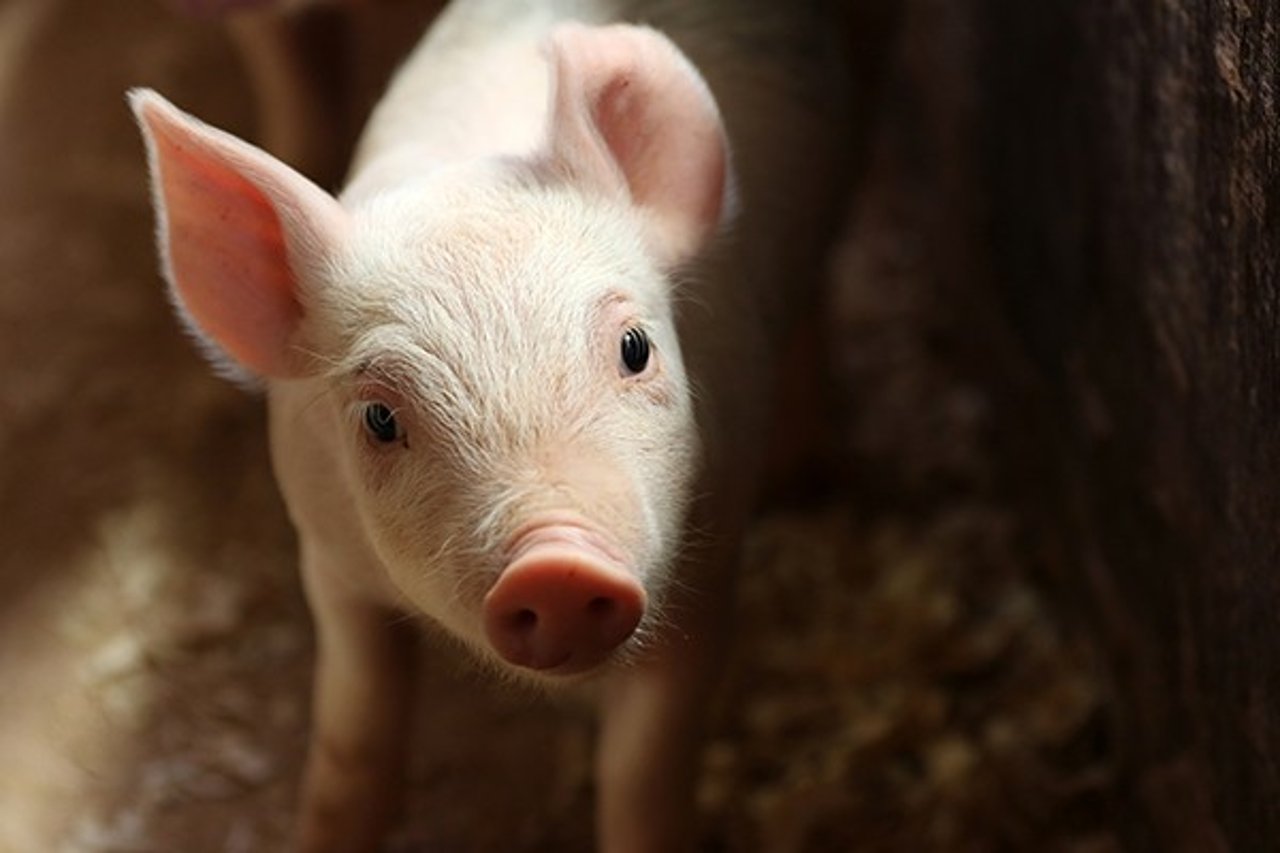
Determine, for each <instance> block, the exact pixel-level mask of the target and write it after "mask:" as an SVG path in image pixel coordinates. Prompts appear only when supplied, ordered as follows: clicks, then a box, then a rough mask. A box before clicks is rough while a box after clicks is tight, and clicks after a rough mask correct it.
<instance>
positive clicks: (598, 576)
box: [484, 525, 646, 675]
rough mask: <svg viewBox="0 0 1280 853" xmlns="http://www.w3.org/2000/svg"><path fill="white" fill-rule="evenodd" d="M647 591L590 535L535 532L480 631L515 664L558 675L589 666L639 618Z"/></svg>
mask: <svg viewBox="0 0 1280 853" xmlns="http://www.w3.org/2000/svg"><path fill="white" fill-rule="evenodd" d="M645 600H646V595H645V591H644V587H643V586H641V584H640V582H639V581H638V580H637V579H636V578H635V577H634V576H633V575H631V574H630V573H628V572H627V571H626V569H625V568H624V567H623V565H622V564H621V563H620V562H619V561H618V560H617V559H616V558H615V557H614V555H613V554H612V553H610V552H609V551H608V550H606V548H605V547H601V544H600V538H599V537H598V536H596V535H594V534H592V533H591V532H589V531H587V530H585V529H583V528H581V527H574V526H568V525H547V526H539V527H534V528H533V529H532V530H530V531H529V532H527V533H525V534H523V535H522V536H520V537H519V538H518V539H517V540H516V544H515V547H514V548H512V558H511V560H510V562H509V563H508V565H507V568H506V569H505V570H504V571H503V572H502V574H501V575H500V576H499V578H498V580H497V582H496V583H495V584H494V585H493V588H492V589H490V590H489V593H488V595H486V596H485V599H484V627H485V634H486V635H487V636H488V638H489V642H490V643H491V644H492V645H493V648H494V650H495V651H496V652H497V653H498V654H499V655H500V656H501V657H502V658H503V659H504V660H505V661H507V663H510V664H512V665H514V666H520V667H525V668H527V669H533V670H538V671H541V672H546V673H555V674H557V675H570V674H574V673H579V672H585V671H587V670H590V669H593V668H594V667H596V666H598V665H599V664H600V663H602V662H603V661H604V660H605V659H606V658H608V657H609V655H610V654H612V653H613V651H614V650H615V649H617V648H618V646H620V645H622V643H624V642H625V641H626V640H627V638H628V637H630V636H631V634H632V633H633V632H634V631H635V629H636V627H637V626H638V625H639V624H640V619H641V617H642V616H643V615H644V608H645Z"/></svg>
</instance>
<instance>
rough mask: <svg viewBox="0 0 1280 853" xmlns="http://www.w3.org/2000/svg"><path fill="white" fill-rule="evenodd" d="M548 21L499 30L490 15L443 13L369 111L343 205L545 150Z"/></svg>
mask: <svg viewBox="0 0 1280 853" xmlns="http://www.w3.org/2000/svg"><path fill="white" fill-rule="evenodd" d="M458 5H459V7H465V6H466V4H458ZM554 23H555V21H554V19H553V17H552V16H550V15H543V16H538V17H531V18H528V19H523V20H517V21H514V22H512V21H507V22H504V24H505V25H504V26H501V27H500V28H499V32H497V33H495V32H494V31H493V24H494V22H493V21H490V20H484V19H483V18H482V19H479V20H477V19H475V18H466V17H463V16H461V15H454V16H453V17H452V18H450V17H449V13H448V12H446V17H445V18H444V19H443V20H441V21H440V22H439V23H438V24H437V26H436V27H435V28H434V29H433V30H432V32H431V34H430V35H428V37H427V38H426V39H425V40H424V41H423V42H422V44H420V45H419V46H418V48H417V49H416V50H415V52H414V53H413V54H412V55H411V56H410V57H409V59H408V61H407V62H406V63H405V65H404V67H403V68H402V69H401V70H400V71H399V73H398V74H397V75H396V78H395V79H394V80H393V81H392V84H391V87H390V89H389V90H388V92H387V94H386V96H385V97H384V98H383V99H382V101H381V102H380V103H379V104H378V106H377V107H376V108H375V109H374V112H373V115H372V116H371V118H370V120H369V123H368V125H367V126H366V128H365V131H364V134H363V136H362V137H361V140H360V144H359V146H358V147H357V150H356V157H355V160H354V162H353V164H352V168H351V172H350V178H349V181H348V184H347V187H346V189H345V190H344V191H343V193H342V200H343V202H344V204H348V205H350V204H355V203H358V202H359V201H360V200H361V199H362V198H366V197H368V196H370V195H374V194H377V193H378V192H380V191H382V190H385V189H388V188H392V187H397V186H404V185H405V184H407V183H411V182H413V181H415V180H417V179H420V178H422V177H424V176H426V175H427V174H429V173H431V172H432V171H434V170H436V169H439V168H440V167H442V166H446V165H450V164H454V163H458V162H464V161H468V160H474V159H479V158H487V157H495V156H510V155H516V156H521V155H528V154H531V153H533V152H534V151H536V150H537V149H538V148H539V147H541V146H542V145H543V144H544V141H545V138H546V132H547V113H548V98H549V86H550V78H549V71H548V66H547V60H546V57H545V56H544V54H543V50H542V45H543V42H544V39H545V38H546V35H547V33H548V32H549V31H550V29H551V27H552V25H553V24H554ZM486 29H487V30H488V31H487V32H486V31H485V30H486Z"/></svg>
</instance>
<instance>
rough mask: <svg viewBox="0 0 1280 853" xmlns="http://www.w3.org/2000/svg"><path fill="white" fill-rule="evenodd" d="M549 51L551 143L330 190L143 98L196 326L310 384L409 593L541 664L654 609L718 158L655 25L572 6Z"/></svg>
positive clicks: (721, 161) (640, 624)
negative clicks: (584, 20) (685, 286)
mask: <svg viewBox="0 0 1280 853" xmlns="http://www.w3.org/2000/svg"><path fill="white" fill-rule="evenodd" d="M547 56H548V67H549V69H550V73H551V74H552V86H551V91H552V98H551V103H550V104H549V105H548V110H547V116H548V117H547V134H546V140H545V144H544V145H543V146H542V147H541V148H539V149H538V150H536V151H533V152H527V153H525V154H522V155H519V156H511V157H505V158H496V159H492V160H489V159H482V160H478V161H474V162H468V163H457V164H450V165H445V166H440V165H437V166H436V167H435V168H432V169H424V170H423V174H422V176H421V177H420V178H417V179H414V180H413V181H411V182H409V183H407V184H398V185H395V186H385V187H375V188H373V189H372V190H371V189H370V188H368V187H363V188H362V190H361V192H360V193H359V195H358V196H357V197H355V198H353V199H351V200H348V202H347V204H346V205H345V206H344V205H343V204H342V203H340V202H339V201H338V200H337V199H335V198H333V197H332V196H329V195H328V194H326V193H324V192H323V191H321V190H320V189H318V188H317V187H315V186H314V185H313V184H311V183H309V182H308V181H306V180H305V179H304V178H302V177H301V176H299V175H298V174H296V173H295V172H293V171H292V170H290V169H288V168H287V167H286V166H284V165H283V164H281V163H279V162H278V161H275V160H274V159H272V158H271V157H269V156H268V155H266V154H265V153H263V152H261V151H259V150H257V149H255V148H253V147H252V146H249V145H246V144H245V143H243V142H241V141H239V140H237V139H235V138H234V137H231V136H229V135H227V134H225V133H222V132H221V131H218V130H215V129H213V128H210V127H208V126H205V125H203V124H201V123H199V122H198V121H196V120H194V119H192V118H190V117H189V116H185V115H183V114H182V113H180V112H179V111H178V110H176V109H175V108H173V107H172V106H170V105H169V104H168V103H166V102H165V101H163V99H161V98H160V97H159V96H157V95H155V94H153V93H147V92H139V93H135V94H134V95H133V96H132V99H133V105H134V108H135V111H136V112H137V114H138V117H139V120H140V123H141V124H142V127H143V130H144V136H145V137H146V139H147V142H148V151H149V154H150V163H151V167H152V177H153V186H154V188H155V202H156V207H157V212H158V220H159V228H158V231H159V245H160V251H161V255H162V257H163V259H164V268H165V273H166V276H167V278H168V280H169V282H170V285H171V288H172V292H173V296H174V301H175V303H176V304H177V306H178V307H179V309H180V311H181V312H182V313H183V314H184V315H185V317H186V319H187V320H188V322H189V323H190V325H191V327H192V329H193V330H194V331H195V332H196V333H197V335H198V336H199V337H200V338H201V340H203V341H204V342H205V343H206V344H207V346H208V347H209V348H210V350H212V351H213V352H214V353H216V354H217V356H218V360H219V362H220V363H222V364H223V365H229V366H230V369H231V370H233V371H235V372H238V373H247V374H250V375H252V376H257V377H262V378H265V379H267V380H269V381H273V382H309V383H314V384H316V385H317V386H318V388H319V397H318V398H317V399H320V400H323V404H317V406H316V408H315V413H316V417H317V418H322V419H323V421H324V422H323V423H321V424H319V425H318V428H321V429H323V430H326V431H327V432H328V433H329V445H330V447H331V448H334V451H333V454H332V455H333V457H334V458H335V459H336V460H338V462H337V463H336V464H339V465H340V466H341V467H342V471H341V473H340V478H341V480H342V481H344V482H345V483H346V487H347V489H348V491H349V492H350V494H351V495H352V496H353V498H354V502H355V504H356V506H357V512H358V514H359V516H360V519H359V521H360V528H361V529H362V530H363V531H364V534H365V538H366V539H367V541H368V543H369V544H370V545H371V547H372V548H373V550H374V551H375V552H376V554H377V555H378V557H379V558H380V560H381V562H382V563H383V567H384V568H385V570H386V572H387V574H388V576H389V577H390V579H391V580H392V582H393V583H394V584H395V585H396V586H397V587H398V589H399V590H400V591H401V592H402V593H403V595H404V597H405V599H406V600H407V602H408V603H409V604H411V605H412V606H413V607H415V608H417V609H419V610H421V611H423V612H424V613H426V614H427V615H430V616H432V617H434V618H435V619H436V620H438V621H440V622H441V623H443V624H444V625H445V626H447V627H449V628H450V629H451V630H452V631H453V632H454V633H455V634H457V635H458V636H460V637H461V638H463V639H464V640H467V641H469V642H470V643H471V644H473V645H474V646H476V647H478V648H479V649H481V650H483V652H484V653H485V655H486V656H487V657H488V658H490V659H492V660H495V661H498V662H500V663H502V664H505V665H506V666H508V667H509V668H511V669H513V670H516V671H520V672H523V673H531V674H537V675H540V676H546V677H557V676H562V675H571V674H577V673H582V672H586V671H590V670H593V669H595V668H597V667H599V666H600V665H601V664H603V663H605V662H607V661H609V660H611V659H614V658H616V657H618V656H620V655H625V654H626V652H627V650H629V649H633V648H634V647H636V646H637V645H642V640H643V637H644V635H645V634H646V633H647V631H648V628H650V627H652V626H653V625H654V624H655V623H656V621H657V618H658V617H656V616H655V615H654V614H655V609H656V605H657V604H658V603H659V602H660V599H661V597H662V590H663V588H664V586H665V583H664V579H665V577H666V575H667V573H668V572H669V570H670V568H671V565H672V563H673V561H674V559H675V553H676V550H677V548H678V546H679V544H680V542H679V539H680V535H679V530H680V528H681V522H682V520H683V516H684V512H685V509H686V505H687V503H688V493H689V488H690V483H691V480H692V477H693V469H694V468H695V465H696V456H697V441H696V432H695V429H694V424H693V421H692V415H691V409H692V407H691V403H690V391H689V386H688V382H687V380H686V378H685V374H684V367H683V364H682V362H681V358H680V347H679V343H678V341H677V339H676V335H675V331H674V326H673V319H672V315H673V305H674V302H675V297H676V292H677V288H676V286H675V284H674V281H675V280H676V279H677V278H678V276H679V271H680V270H681V268H682V267H684V266H685V265H686V264H688V263H690V262H691V261H693V260H694V259H695V258H696V256H697V255H698V254H699V253H700V252H701V251H703V250H704V248H705V246H706V244H707V242H708V241H709V240H710V238H711V237H712V235H713V234H714V232H715V231H716V229H717V228H718V227H720V225H721V223H722V220H723V218H724V216H725V210H726V207H727V201H726V200H727V198H728V196H729V193H728V187H729V180H728V172H727V163H728V152H727V147H726V143H725V140H724V136H723V131H722V128H721V124H720V120H719V116H718V113H717V112H716V108H715V104H714V102H713V100H712V99H711V96H710V94H709V92H708V91H707V89H706V86H705V85H704V84H703V82H702V80H701V78H700V77H699V76H698V74H697V72H696V71H695V70H694V69H693V67H692V66H691V65H689V63H688V62H687V61H686V60H685V59H684V57H683V56H682V55H681V54H680V53H679V52H678V51H677V50H676V48H675V47H674V46H672V45H671V43H670V42H669V41H667V40H666V39H665V38H663V37H662V36H660V35H658V34H656V33H654V32H652V31H650V30H646V29H642V28H635V27H627V26H614V27H603V28H587V27H582V26H578V25H565V26H562V27H560V28H559V29H557V30H556V31H555V32H554V34H553V35H552V37H551V39H550V41H549V43H548V50H547ZM322 412H325V413H328V414H327V415H326V414H322Z"/></svg>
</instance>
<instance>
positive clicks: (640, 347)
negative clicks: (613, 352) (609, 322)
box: [621, 327, 651, 375]
mask: <svg viewBox="0 0 1280 853" xmlns="http://www.w3.org/2000/svg"><path fill="white" fill-rule="evenodd" d="M650 349H651V347H650V346H649V336H648V335H646V334H645V333H644V329H640V328H635V327H632V328H630V329H627V330H626V331H625V332H623V333H622V345H621V353H622V366H623V368H624V370H625V371H626V372H627V373H629V374H632V375H635V374H637V373H643V372H644V369H645V367H647V366H648V364H649V354H650Z"/></svg>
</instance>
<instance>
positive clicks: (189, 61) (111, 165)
mask: <svg viewBox="0 0 1280 853" xmlns="http://www.w3.org/2000/svg"><path fill="white" fill-rule="evenodd" d="M371 73H372V72H371ZM143 83H145V84H147V85H154V86H157V87H159V88H161V89H162V90H164V91H165V92H166V93H167V94H169V95H171V96H173V97H174V98H175V99H177V100H178V101H179V102H180V103H182V104H183V105H184V106H186V107H188V108H190V109H192V110H193V111H195V112H197V113H199V114H200V115H202V116H203V117H205V118H207V119H208V120H210V121H213V122H214V123H217V124H220V125H222V126H225V127H229V128H231V129H234V130H237V131H239V132H242V133H245V134H250V135H251V134H252V127H251V126H250V121H251V116H252V108H251V104H250V102H249V98H248V95H247V93H246V87H245V85H244V81H243V78H242V75H241V73H240V72H239V70H238V65H237V63H236V60H235V57H234V55H233V54H232V53H231V51H230V50H229V48H228V46H227V44H226V42H225V40H224V38H223V37H222V35H221V33H220V32H219V31H218V30H217V28H216V27H215V26H213V25H210V24H199V23H194V22H179V21H176V20H174V19H173V18H172V17H171V16H170V15H168V14H167V12H166V9H165V7H164V6H163V5H162V4H161V3H159V2H158V1H157V2H144V0H137V2H130V3H103V2H100V0H0V685H2V687H0V762H2V766H3V773H0V851H3V853H39V852H40V851H62V852H63V853H90V852H91V851H92V852H93V853H108V851H110V852H111V853H125V851H129V852H130V853H135V852H136V853H141V851H158V852H159V851H173V850H184V851H230V852H231V853H248V851H270V850H278V849H282V848H283V846H284V839H285V837H286V834H287V829H288V825H289V821H290V811H291V804H292V801H293V796H294V788H295V785H296V783H297V778H298V770H299V762H300V759H301V755H302V750H303V747H304V742H305V739H306V729H307V719H308V700H307V688H308V682H309V671H310V665H311V657H312V645H311V638H310V634H309V630H310V629H309V623H308V619H307V615H306V611H305V608H304V606H303V604H302V601H301V597H300V593H299V588H298V581H297V577H296V574H295V570H294V565H293V562H294V557H293V539H292V535H291V532H290V530H289V528H288V525H287V522H286V520H285V517H284V513H283V510H282V508H281V505H280V502H279V499H278V496H277V494H276V491H275V487H274V484H273V482H272V479H271V475H270V472H269V467H268V460H267V455H266V449H265V444H264V429H263V411H262V406H261V403H260V401H259V400H257V399H255V398H253V397H251V396H248V395H246V394H243V393H241V392H240V391H238V390H237V389H235V388H233V387H231V386H229V385H227V384H226V383H224V382H222V381H220V380H218V379H216V378H214V377H212V376H211V375H210V373H209V371H208V370H207V369H206V367H205V365H204V364H203V363H202V362H201V360H200V358H199V357H198V355H197V353H196V352H195V350H194V348H193V347H192V346H191V345H190V343H189V341H187V340H186V339H184V336H183V334H182V333H181V331H179V328H178V326H177V324H176V323H175V322H174V321H173V320H172V317H171V313H170V310H169V307H168V305H167V304H166V302H165V298H164V295H163V290H162V288H161V283H160V281H159V279H158V277H157V275H156V272H155V267H156V264H155V260H154V256H153V252H152V246H151V233H150V232H151V227H152V225H151V214H150V210H149V207H148V203H147V196H146V191H145V185H144V175H143V168H142V150H141V146H140V143H139V141H138V139H137V135H136V133H135V131H134V129H133V128H132V126H131V123H130V119H129V116H128V114H127V110H126V108H125V105H124V100H123V92H124V91H125V89H126V88H127V87H129V86H131V85H136V84H143ZM900 132H902V131H901V128H900V127H899V128H897V129H892V128H891V129H889V130H886V131H885V132H884V134H882V135H881V136H879V137H875V138H874V139H873V143H872V146H871V163H872V169H871V177H870V179H869V181H868V186H869V187H870V189H869V190H868V191H867V193H866V194H865V196H864V201H863V203H862V204H861V206H860V207H859V209H858V210H859V213H858V214H857V215H856V216H855V217H854V219H853V222H852V225H851V229H850V234H849V236H848V238H847V240H846V242H845V245H844V247H843V248H842V251H841V254H840V258H839V263H837V264H836V265H835V272H834V274H833V281H834V284H835V291H834V292H835V297H834V299H835V302H834V310H833V312H832V315H831V316H832V318H833V319H832V322H831V332H832V340H833V344H832V347H831V350H832V388H833V390H834V391H836V392H837V393H836V394H834V395H833V396H834V398H835V400H836V402H837V403H838V405H837V406H836V410H837V414H836V415H835V416H833V417H834V418H835V419H834V420H833V421H832V424H833V426H832V435H833V439H834V440H833V447H834V448H835V452H836V453H837V454H838V456H839V458H840V460H841V462H840V465H839V466H838V468H839V470H841V471H848V472H851V473H850V474H849V475H847V476H844V477H843V478H842V479H840V480H839V481H838V482H836V483H835V484H834V485H828V486H827V487H825V488H824V489H822V490H821V492H820V493H815V494H812V495H809V496H807V497H806V498H805V499H804V500H800V501H797V502H793V503H792V504H791V505H790V507H789V508H784V509H779V510H776V511H774V512H773V513H771V514H769V515H768V516H766V517H765V518H764V519H763V520H762V522H761V524H760V525H759V527H758V529H757V530H756V531H755V533H754V535H753V537H752V540H751V542H750V546H749V548H748V553H749V560H748V562H749V565H748V566H747V567H746V570H745V571H744V574H743V584H742V590H741V591H742V599H741V602H740V613H739V617H738V625H739V631H738V634H739V635H738V637H737V640H736V643H735V657H734V660H733V662H732V666H731V668H730V672H729V675H728V678H727V680H726V685H725V689H724V691H723V695H722V698H721V701H720V703H719V705H718V707H717V709H716V711H715V714H714V724H713V736H712V739H711V742H710V744H709V747H708V749H707V752H706V757H705V764H704V776H703V779H702V785H701V790H700V798H701V805H702V813H703V817H704V821H703V826H702V845H701V849H704V850H706V851H768V853H790V851H837V850H860V851H902V853H908V851H910V853H917V851H929V850H944V851H1004V850H1008V851H1022V850H1035V851H1041V850H1077V851H1109V850H1115V849H1118V847H1117V845H1116V844H1115V843H1114V841H1112V840H1111V838H1110V835H1109V834H1108V833H1107V831H1106V827H1105V825H1104V824H1103V823H1102V822H1100V820H1099V818H1098V816H1099V815H1100V814H1101V813H1102V812H1103V809H1102V808H1101V807H1100V805H1099V804H1100V803H1102V802H1103V801H1104V799H1105V796H1106V791H1107V789H1108V786H1109V784H1110V777H1109V773H1108V769H1109V765H1108V762H1107V760H1106V757H1105V735H1106V730H1107V726H1106V720H1107V714H1108V711H1107V699H1106V691H1105V688H1104V687H1103V686H1102V685H1101V684H1100V682H1099V680H1098V678H1097V676H1096V672H1095V670H1096V667H1095V666H1094V663H1093V662H1092V660H1091V658H1090V655H1089V651H1088V648H1087V646H1086V645H1085V644H1084V643H1082V642H1081V641H1080V640H1079V639H1078V638H1076V637H1075V635H1074V634H1073V633H1071V632H1068V631H1066V630H1064V629H1063V627H1062V620H1061V619H1060V614H1058V613H1057V612H1056V611H1055V609H1054V608H1053V606H1052V605H1051V604H1050V603H1048V602H1046V600H1045V599H1044V598H1043V597H1041V596H1040V595H1039V594H1038V593H1037V591H1036V589H1035V588H1034V587H1033V586H1032V585H1031V583H1030V581H1029V576H1030V571H1029V565H1028V559H1029V558H1028V557H1027V556H1026V555H1027V554H1028V553H1030V550H1029V549H1028V548H1027V546H1026V542H1025V538H1026V531H1025V529H1024V526H1023V524H1022V522H1021V520H1020V519H1019V517H1018V516H1017V514H1016V513H1015V512H1014V511H1013V510H1012V509H1011V508H1010V507H1008V506H1005V505H1002V503H1001V502H1000V500H999V499H998V497H997V496H996V495H997V494H998V493H997V491H996V490H994V489H992V488H990V485H989V484H990V480H991V476H992V475H991V468H992V466H993V464H994V463H993V462H992V459H991V454H992V453H993V450H992V439H991V437H992V428H991V423H990V421H991V418H992V413H991V401H990V400H989V399H988V397H987V396H986V393H987V392H986V390H985V389H984V388H983V387H982V385H981V384H980V383H977V384H975V383H974V382H973V381H972V380H971V379H967V378H964V377H963V376H961V375H960V372H959V371H957V370H956V369H955V367H954V362H953V360H952V359H951V357H950V353H949V351H948V349H947V345H946V343H945V342H946V341H947V340H951V339H954V337H955V336H956V335H957V334H959V332H957V330H956V329H955V328H954V323H955V322H956V321H954V320H948V319H947V318H946V317H945V316H944V312H942V311H941V310H940V308H939V306H938V304H937V297H936V296H935V295H934V294H933V290H932V289H931V286H932V283H931V281H930V280H929V278H928V276H925V275H923V274H922V273H921V269H922V266H921V263H920V261H919V253H920V252H921V251H922V250H921V248H920V246H919V227H918V224H919V218H920V213H919V208H918V205H919V204H920V203H921V202H920V199H921V198H922V197H924V196H925V195H927V192H926V191H927V187H924V188H920V187H917V188H916V191H915V192H913V193H903V192H901V191H900V189H901V186H900V177H901V175H900V170H901V168H902V163H901V161H900V160H897V159H895V157H896V155H895V154H894V153H893V152H894V151H896V150H897V148H896V146H895V138H896V137H895V136H894V134H895V133H900ZM940 341H941V342H942V343H940ZM424 646H425V647H426V648H425V658H426V660H425V663H424V666H423V673H422V678H421V701H420V703H419V707H420V712H419V715H418V720H419V726H418V728H419V731H418V736H417V738H416V740H415V742H414V744H413V745H412V750H413V755H414V768H415V769H414V773H413V788H412V792H411V796H410V798H409V808H408V810H407V816H406V819H405V822H404V825H403V827H402V828H401V830H400V831H399V832H398V834H397V836H396V839H395V840H394V842H393V843H392V844H391V846H390V849H392V850H396V851H416V850H431V851H464V850H466V851H489V850H492V851H565V850H582V849H589V847H590V844H589V827H590V801H591V783H590V779H589V776H588V772H587V769H588V764H589V755H590V738H591V722H590V719H589V717H588V716H587V715H586V714H585V713H584V712H583V711H582V710H581V709H578V708H575V707H556V706H554V705H552V704H550V703H548V702H546V701H544V700H543V699H540V698H538V697H534V696H528V695H515V696H513V695H510V694H500V693H499V692H497V691H496V689H494V688H492V687H491V686H490V685H488V684H487V683H485V682H484V681H483V680H482V679H481V678H479V677H477V676H474V675H472V674H471V672H470V670H469V669H468V666H467V662H466V661H465V660H461V659H459V658H458V656H457V655H456V653H455V652H454V650H452V649H451V648H449V647H448V644H445V643H438V642H434V641H432V640H430V639H428V640H426V641H424Z"/></svg>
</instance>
